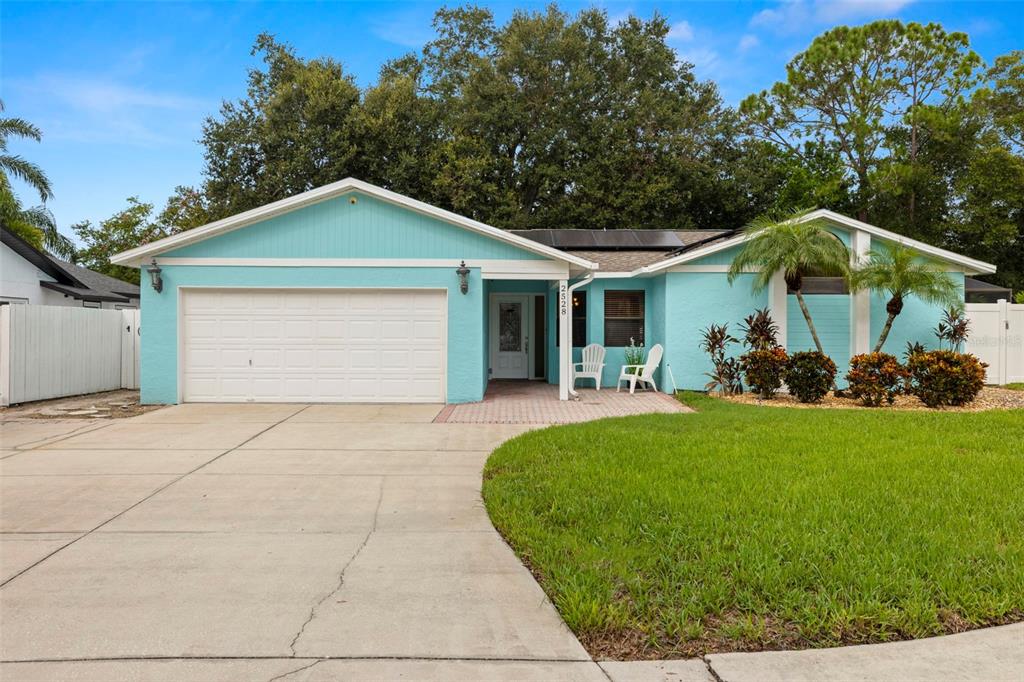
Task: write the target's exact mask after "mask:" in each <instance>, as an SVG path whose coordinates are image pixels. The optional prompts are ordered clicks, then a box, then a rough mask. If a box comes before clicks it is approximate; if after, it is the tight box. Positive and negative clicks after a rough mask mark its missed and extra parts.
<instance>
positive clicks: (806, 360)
mask: <svg viewBox="0 0 1024 682" xmlns="http://www.w3.org/2000/svg"><path fill="white" fill-rule="evenodd" d="M835 379H836V363H834V362H832V358H830V357H829V356H827V355H825V354H824V353H819V352H818V351H816V350H809V351H800V352H799V353H793V354H792V355H790V356H789V362H788V363H787V364H786V385H787V386H789V392H790V393H791V394H792V395H794V396H796V399H797V400H799V401H800V402H802V403H816V402H820V401H821V399H822V398H824V397H825V395H826V394H827V393H828V392H829V389H831V388H832V383H833V382H834V381H835Z"/></svg>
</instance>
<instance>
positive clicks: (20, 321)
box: [0, 305, 140, 405]
mask: <svg viewBox="0 0 1024 682" xmlns="http://www.w3.org/2000/svg"><path fill="white" fill-rule="evenodd" d="M139 341H140V338H139V311H138V310H99V309H96V308H70V307H63V306H44V305H5V306H0V405H13V404H16V403H23V402H28V401H30V400H45V399H47V398H60V397H62V396H68V395H80V394H83V393H96V392H99V391H112V390H114V389H118V388H138V387H139V346H140V343H139Z"/></svg>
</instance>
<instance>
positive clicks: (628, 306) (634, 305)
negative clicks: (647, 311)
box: [604, 291, 644, 346]
mask: <svg viewBox="0 0 1024 682" xmlns="http://www.w3.org/2000/svg"><path fill="white" fill-rule="evenodd" d="M630 339H632V340H633V342H634V343H636V345H638V346H641V345H644V292H643V291H606V292H604V345H605V346H628V345H629V343H630Z"/></svg>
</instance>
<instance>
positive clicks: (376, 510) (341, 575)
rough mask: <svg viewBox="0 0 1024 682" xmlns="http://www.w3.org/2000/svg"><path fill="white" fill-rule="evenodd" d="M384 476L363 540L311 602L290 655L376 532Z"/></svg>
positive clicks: (341, 585) (342, 583) (342, 582)
mask: <svg viewBox="0 0 1024 682" xmlns="http://www.w3.org/2000/svg"><path fill="white" fill-rule="evenodd" d="M384 478H385V477H384V476H381V479H380V488H379V490H378V491H377V506H376V508H374V510H373V523H372V524H371V525H370V530H368V531H367V532H366V536H365V537H364V538H363V541H362V542H360V543H359V546H358V547H356V551H355V552H353V554H352V556H351V557H349V560H348V561H346V562H345V565H344V566H342V567H341V572H340V573H338V583H337V585H335V586H334V589H333V590H331V591H330V592H328V593H327V594H325V595H324V596H323V597H321V598H320V599H319V600H318V601H317V603H315V604H313V608H311V609H310V610H309V616H308V617H307V618H306V621H305V622H304V623H303V624H302V626H301V627H300V628H299V631H298V632H296V633H295V637H293V638H292V642H291V644H289V645H288V648H289V649H291V652H292V656H297V655H298V654H296V653H295V647H296V645H298V643H299V639H300V638H301V637H302V635H303V634H305V632H306V628H307V627H309V624H310V623H312V622H313V620H314V619H315V618H316V615H317V611H318V610H319V609H320V607H321V606H322V605H323V604H324V602H326V601H327V600H328V599H330V598H331V597H333V596H334V595H336V594H338V592H340V591H341V588H342V587H344V586H345V572H346V571H348V567H349V566H351V565H352V563H353V562H354V561H355V560H356V558H357V557H358V556H359V554H360V552H362V551H363V548H364V547H366V543H367V542H369V541H370V536H371V535H373V534H374V533H375V532H376V530H377V519H378V518H379V517H380V506H381V503H382V502H383V501H384ZM296 672H297V671H296Z"/></svg>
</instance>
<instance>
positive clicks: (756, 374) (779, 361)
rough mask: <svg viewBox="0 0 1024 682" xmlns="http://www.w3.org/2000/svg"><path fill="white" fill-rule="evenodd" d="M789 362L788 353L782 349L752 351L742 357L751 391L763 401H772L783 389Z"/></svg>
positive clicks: (741, 363) (741, 365) (742, 365)
mask: <svg viewBox="0 0 1024 682" xmlns="http://www.w3.org/2000/svg"><path fill="white" fill-rule="evenodd" d="M788 360H789V357H788V356H787V355H786V351H785V350H783V349H781V348H772V349H771V350H752V351H750V352H749V353H747V354H745V355H743V356H742V357H740V367H741V368H742V369H743V377H744V378H745V379H746V380H747V385H748V386H750V389H751V390H752V391H754V392H755V393H757V394H758V395H759V396H760V397H761V398H762V399H764V400H770V399H771V398H772V397H773V396H774V395H775V392H776V391H778V390H779V389H780V388H782V377H783V375H784V374H785V373H786V362H787V361H788Z"/></svg>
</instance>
